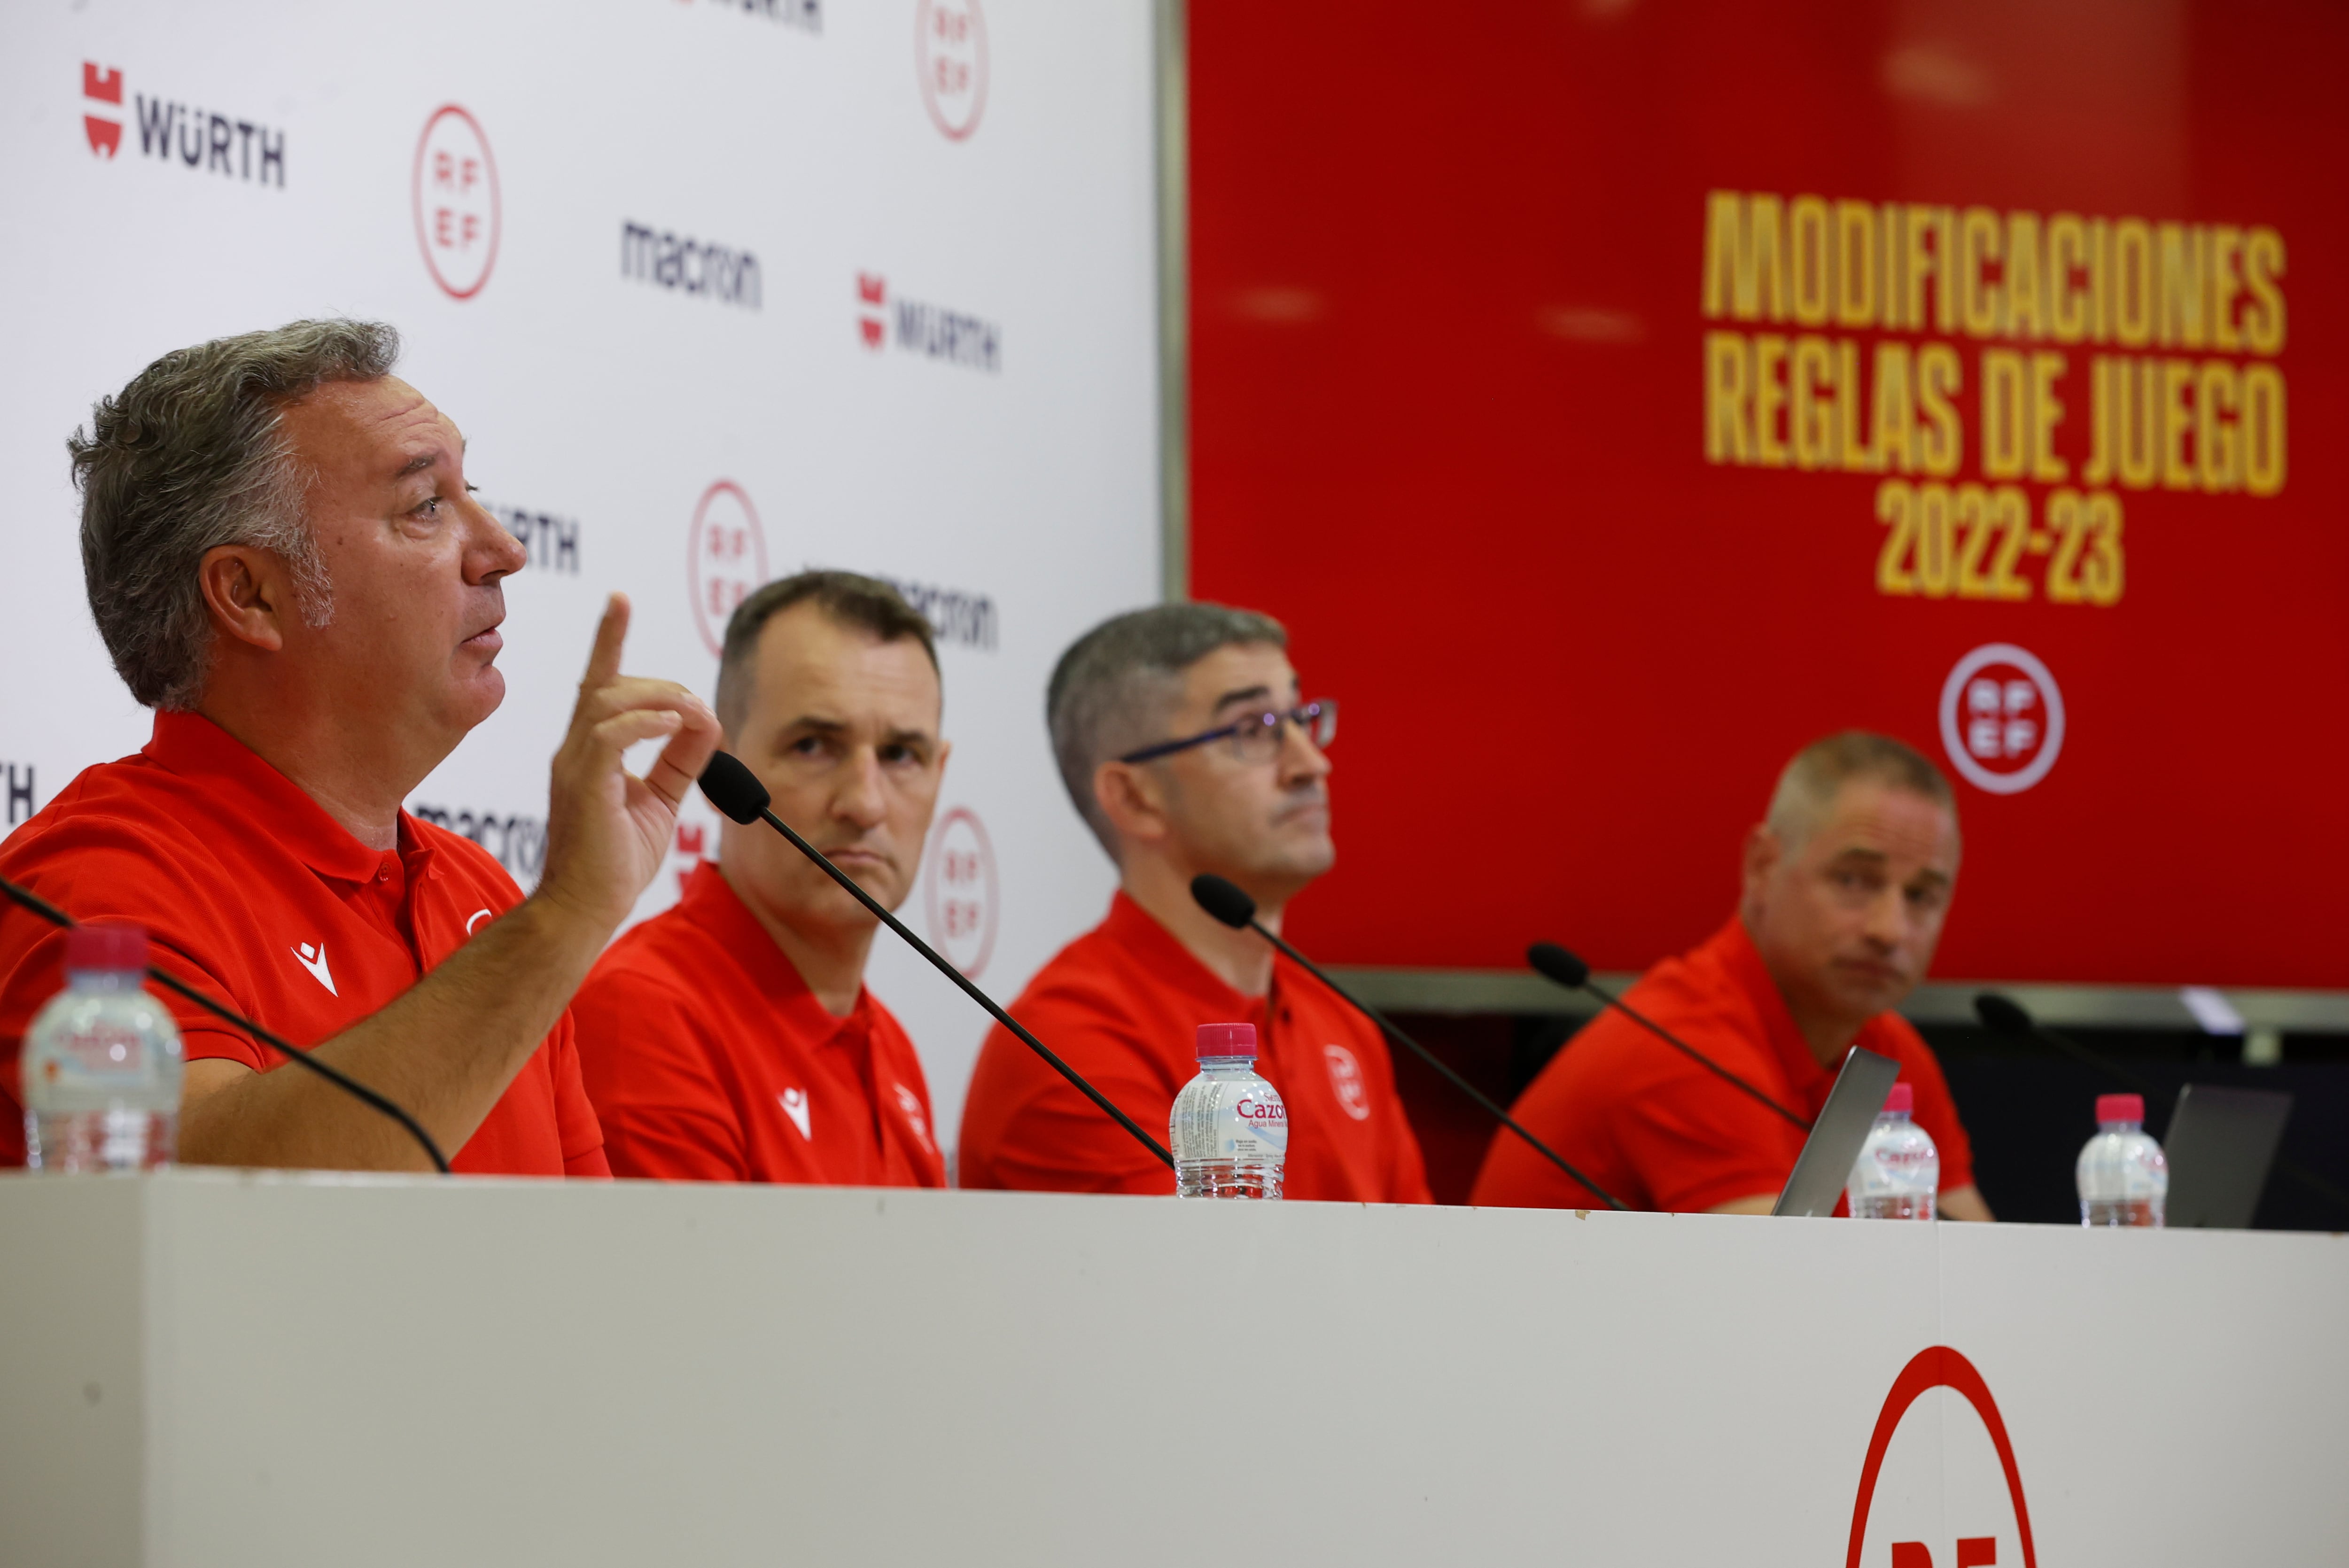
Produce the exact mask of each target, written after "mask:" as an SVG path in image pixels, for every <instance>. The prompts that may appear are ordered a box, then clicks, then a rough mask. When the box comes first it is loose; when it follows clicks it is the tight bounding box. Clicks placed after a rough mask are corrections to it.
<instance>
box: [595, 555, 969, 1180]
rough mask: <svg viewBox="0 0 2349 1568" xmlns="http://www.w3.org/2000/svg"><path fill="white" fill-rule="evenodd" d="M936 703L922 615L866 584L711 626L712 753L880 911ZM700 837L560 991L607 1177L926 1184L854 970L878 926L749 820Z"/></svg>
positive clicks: (912, 1080) (893, 1027)
mask: <svg viewBox="0 0 2349 1568" xmlns="http://www.w3.org/2000/svg"><path fill="white" fill-rule="evenodd" d="M940 705H941V693H940V689H939V675H938V665H937V651H936V646H935V645H934V644H933V642H932V640H931V632H930V625H929V623H928V622H927V621H926V620H924V619H923V618H922V616H921V614H919V613H918V612H917V611H916V610H915V609H914V608H913V607H912V606H911V605H909V604H907V603H905V600H904V599H903V598H901V597H900V596H899V595H898V593H897V591H896V590H895V589H894V588H892V587H890V586H889V585H888V584H887V583H883V582H880V581H879V580H877V579H874V578H871V577H861V576H858V575H857V574H855V573H849V572H803V573H800V574H799V575H797V576H794V577H786V578H783V579H781V580H780V581H778V582H774V583H768V584H767V585H766V586H764V587H762V588H761V589H759V590H758V591H756V592H755V593H751V594H750V596H749V597H747V598H745V599H744V600H743V601H742V603H740V604H739V605H737V606H736V607H735V610H734V614H733V617H732V618H731V619H730V621H729V622H728V623H727V628H726V643H725V650H724V654H723V656H722V658H721V660H720V663H719V674H718V714H719V720H720V721H721V722H722V723H723V724H724V726H725V727H726V735H727V738H728V742H729V745H730V748H731V749H732V750H733V751H734V752H735V754H736V755H737V756H739V757H740V758H741V759H742V760H743V762H744V763H745V764H746V765H747V766H748V767H749V768H750V770H751V771H752V772H754V773H756V774H757V775H758V776H759V778H760V780H761V782H762V783H764V784H765V785H766V787H767V790H768V793H769V794H770V795H771V796H772V797H773V801H774V810H775V814H776V815H777V816H779V817H781V819H782V820H784V821H786V822H789V823H790V824H791V825H792V828H793V829H794V830H797V831H799V832H800V833H801V834H802V835H803V836H804V837H806V838H807V839H808V841H810V842H812V843H813V844H814V845H815V847H816V848H817V849H819V850H822V851H823V852H824V853H825V854H826V855H828V856H829V857H831V859H832V861H833V863H834V864H836V865H838V866H839V867H840V868H841V869H842V870H843V871H844V872H848V873H849V875H851V876H853V877H854V878H855V879H856V881H857V883H858V885H860V886H862V887H863V888H864V891H865V892H869V893H871V894H872V895H873V896H874V898H876V899H878V900H879V901H880V902H881V903H883V905H885V907H887V908H890V909H895V908H896V907H897V906H898V905H899V904H901V903H904V902H905V895H906V894H907V893H908V892H911V891H912V890H913V885H914V876H915V873H916V871H918V870H919V869H920V866H921V861H922V841H923V840H924V838H925V837H926V835H927V834H928V832H929V827H930V817H931V814H932V812H933V811H935V810H936V807H937V799H938V787H939V784H940V782H941V781H942V779H943V778H944V776H945V771H946V765H947V752H948V750H949V749H950V748H949V746H948V744H947V742H946V741H945V740H944V739H942V738H940V737H939V733H938V727H939V719H940ZM718 845H719V849H718V861H717V863H716V864H714V865H703V866H700V867H698V868H697V869H696V870H695V871H694V872H693V873H692V875H691V876H690V877H689V878H688V881H687V882H686V887H685V895H684V897H683V898H681V899H680V900H679V901H678V903H677V906H676V907H675V908H673V909H670V910H668V911H667V912H666V913H662V914H659V915H657V916H656V917H654V918H653V919H651V920H648V921H647V922H645V923H643V924H642V925H639V926H637V927H636V929H635V930H633V931H631V932H629V933H628V934H626V935H625V936H623V937H622V938H620V940H619V941H618V942H617V943H616V944H613V947H612V950H611V951H610V952H609V953H607V954H605V955H604V957H603V959H602V960H601V961H600V962H599V963H598V964H597V965H595V973H594V974H593V975H590V976H589V977H588V980H587V984H586V985H585V986H583V987H581V989H580V992H579V999H578V1001H577V1003H576V1004H575V1005H574V1007H573V1012H574V1014H575V1016H577V1018H578V1021H579V1045H580V1052H581V1055H582V1057H583V1058H584V1061H585V1070H586V1078H587V1092H588V1094H589V1096H590V1097H591V1098H592V1099H594V1101H595V1109H596V1111H597V1113H598V1115H599V1116H600V1118H601V1119H602V1122H603V1126H604V1139H605V1148H606V1150H607V1151H608V1152H609V1154H610V1157H611V1161H612V1170H613V1172H614V1173H615V1174H616V1175H620V1176H641V1177H651V1178H657V1179H661V1180H667V1181H794V1182H822V1183H831V1184H838V1185H849V1186H859V1187H939V1186H944V1185H945V1184H946V1161H945V1159H944V1157H943V1156H942V1154H941V1153H940V1151H939V1149H938V1145H937V1140H936V1133H935V1132H934V1131H933V1130H932V1126H931V1119H930V1090H929V1085H928V1083H927V1082H926V1080H925V1078H923V1076H922V1063H921V1058H920V1057H918V1056H916V1054H915V1050H914V1043H913V1041H912V1040H911V1039H909V1038H907V1037H906V1035H905V1030H904V1029H903V1028H902V1027H900V1026H898V1023H897V1020H896V1018H895V1017H894V1016H892V1015H891V1014H890V1012H889V1009H888V1008H886V1007H885V1006H882V1005H881V1003H880V1002H879V1001H878V1000H877V999H876V998H875V997H874V995H873V994H872V993H871V992H870V991H867V990H866V989H865V988H864V965H865V960H866V959H867V958H868V957H869V956H870V955H871V954H872V951H873V938H874V933H875V932H877V931H878V930H879V929H880V922H878V921H877V920H875V919H874V917H873V915H872V914H871V913H869V912H868V911H867V910H866V909H865V908H864V905H863V904H861V903H857V902H856V901H855V900H854V899H853V898H851V897H850V896H849V895H848V894H847V892H844V891H843V889H842V888H841V887H840V885H839V884H838V883H836V882H833V880H832V879H831V878H829V877H827V876H825V875H824V874H823V872H822V871H820V870H818V869H817V868H816V866H815V865H814V864H813V863H812V861H809V860H808V859H807V857H805V856H804V855H802V854H801V853H800V852H799V851H797V850H796V849H794V848H792V845H791V844H790V843H789V842H788V841H785V840H784V838H783V837H782V835H781V834H780V833H777V832H775V831H773V830H771V829H770V828H769V827H768V826H767V825H766V824H765V823H763V822H755V823H751V824H750V825H748V826H745V825H743V824H741V823H739V822H731V821H730V822H727V823H725V824H723V825H722V826H721V827H720V828H719V837H718Z"/></svg>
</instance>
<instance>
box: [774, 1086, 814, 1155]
mask: <svg viewBox="0 0 2349 1568" xmlns="http://www.w3.org/2000/svg"><path fill="white" fill-rule="evenodd" d="M775 1098H776V1099H780V1100H781V1101H782V1102H783V1114H784V1115H785V1116H788V1117H790V1118H791V1119H792V1126H793V1127H796V1128H798V1129H799V1130H800V1136H801V1137H802V1138H804V1139H806V1140H808V1141H809V1142H811V1143H812V1142H814V1141H815V1134H814V1133H812V1132H810V1131H809V1130H808V1093H807V1090H805V1089H803V1088H787V1089H785V1090H783V1092H782V1093H781V1094H779V1095H777V1096H776V1097H775Z"/></svg>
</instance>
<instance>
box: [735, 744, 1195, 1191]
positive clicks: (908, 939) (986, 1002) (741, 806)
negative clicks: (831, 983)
mask: <svg viewBox="0 0 2349 1568" xmlns="http://www.w3.org/2000/svg"><path fill="white" fill-rule="evenodd" d="M701 792H702V794H704V795H705V796H707V797H709V803H710V804H711V805H713V806H715V807H717V808H718V810H719V811H721V812H723V813H724V814H725V815H726V816H727V817H728V818H729V819H730V820H733V821H737V822H740V823H741V824H742V825H743V826H745V827H748V826H749V825H750V824H751V823H752V822H756V821H760V820H764V821H765V822H766V824H767V826H769V827H771V828H772V829H774V830H775V831H777V832H779V833H781V835H782V836H783V837H785V838H786V839H789V840H790V841H792V848H793V849H795V850H797V851H799V852H800V853H802V854H803V855H805V856H806V857H807V858H808V859H809V860H811V861H814V862H815V864H816V866H817V868H818V869H819V870H821V871H822V872H823V874H824V875H826V876H828V877H830V878H831V879H832V880H833V881H834V882H838V883H839V884H840V885H841V886H842V887H843V888H845V889H847V890H848V893H849V896H850V897H852V898H854V899H855V900H856V902H857V903H861V904H863V905H864V907H865V908H867V909H869V910H871V911H872V912H873V913H874V914H875V915H877V916H878V917H879V918H880V921H881V923H882V924H884V925H885V926H887V927H888V928H889V929H890V930H892V931H894V932H895V933H896V934H898V936H899V937H900V938H902V939H903V940H904V942H905V945H907V946H908V947H911V948H912V949H913V950H914V951H915V952H916V953H918V954H921V955H922V956H923V957H925V958H926V959H928V960H929V961H930V964H931V965H932V966H933V967H934V968H936V970H937V972H938V973H939V974H941V975H945V976H946V977H947V979H949V980H951V981H953V982H954V983H955V984H956V985H959V986H961V987H962V991H963V995H966V996H968V997H969V998H970V999H971V1000H972V1001H974V1002H976V1003H978V1005H979V1006H982V1007H984V1008H986V1009H987V1012H988V1016H989V1017H992V1018H993V1019H994V1020H995V1021H996V1022H997V1023H999V1024H1000V1025H1002V1026H1004V1027H1005V1028H1007V1029H1009V1030H1010V1031H1011V1032H1012V1034H1014V1035H1015V1036H1017V1037H1019V1043H1020V1044H1021V1045H1023V1046H1026V1047H1028V1048H1029V1049H1030V1050H1031V1051H1033V1052H1035V1053H1036V1054H1037V1055H1038V1056H1040V1057H1043V1058H1044V1061H1045V1063H1046V1064H1047V1065H1048V1066H1050V1068H1051V1069H1052V1070H1053V1071H1054V1072H1056V1073H1059V1074H1060V1075H1061V1077H1062V1078H1066V1079H1068V1080H1069V1081H1070V1082H1071V1083H1072V1084H1074V1085H1075V1086H1076V1087H1077V1090H1078V1092H1079V1093H1081V1094H1082V1095H1083V1096H1084V1097H1085V1098H1086V1099H1089V1100H1092V1102H1093V1103H1094V1104H1095V1105H1097V1106H1099V1107H1101V1109H1102V1110H1103V1111H1104V1112H1106V1113H1107V1114H1108V1116H1109V1117H1110V1119H1112V1120H1113V1121H1115V1122H1116V1123H1117V1124H1118V1125H1119V1126H1120V1127H1123V1128H1124V1129H1125V1130H1127V1131H1128V1132H1130V1133H1132V1134H1133V1137H1134V1140H1135V1141H1136V1142H1138V1143H1140V1144H1141V1145H1142V1146H1143V1148H1144V1149H1147V1150H1150V1152H1151V1153H1152V1154H1153V1155H1154V1156H1155V1157H1156V1158H1157V1159H1158V1160H1159V1161H1161V1162H1162V1163H1164V1165H1165V1166H1166V1167H1167V1169H1169V1170H1172V1169H1174V1156H1173V1155H1172V1154H1169V1153H1168V1152H1167V1151H1166V1146H1165V1145H1164V1144H1163V1143H1161V1142H1159V1141H1158V1140H1156V1139H1154V1138H1153V1137H1151V1136H1150V1134H1148V1133H1146V1132H1144V1131H1143V1130H1142V1129H1141V1128H1140V1127H1139V1126H1137V1125H1135V1123H1134V1120H1133V1118H1132V1117H1130V1116H1128V1115H1126V1114H1125V1112H1123V1111H1122V1110H1120V1109H1118V1108H1117V1107H1116V1106H1114V1105H1112V1104H1111V1103H1110V1099H1109V1097H1108V1096H1107V1095H1105V1094H1103V1093H1102V1091H1101V1090H1099V1089H1097V1088H1094V1087H1093V1086H1092V1085H1091V1084H1089V1083H1087V1082H1086V1081H1085V1080H1084V1078H1083V1077H1082V1075H1081V1074H1080V1073H1079V1072H1078V1071H1077V1069H1076V1068H1072V1067H1071V1066H1070V1065H1069V1064H1068V1063H1066V1062H1064V1061H1062V1060H1061V1058H1060V1057H1056V1056H1054V1055H1053V1054H1052V1052H1051V1050H1050V1048H1049V1047H1046V1045H1045V1044H1044V1042H1043V1041H1041V1040H1040V1039H1038V1038H1037V1037H1035V1036H1033V1035H1031V1034H1030V1033H1029V1032H1028V1031H1027V1030H1026V1029H1023V1028H1021V1027H1020V1026H1019V1019H1017V1018H1015V1017H1013V1016H1011V1015H1010V1014H1009V1013H1007V1012H1005V1011H1004V1010H1003V1009H1002V1008H1000V1007H999V1006H996V1005H995V1001H994V998H992V997H990V996H989V995H988V994H987V993H986V992H984V991H982V990H980V989H979V988H978V986H976V985H972V984H971V983H970V981H969V979H968V978H967V977H966V976H965V975H964V974H963V972H962V971H961V970H959V969H957V968H956V967H955V966H954V965H951V964H949V963H947V961H946V960H945V959H944V958H941V957H940V956H938V954H937V953H936V950H934V949H933V948H932V947H931V946H930V944H928V943H926V942H924V941H923V940H922V939H921V938H920V937H918V936H916V935H915V934H913V933H912V932H911V931H908V930H907V929H905V922H903V921H901V920H899V919H898V918H897V917H896V916H895V915H894V914H892V913H889V912H888V911H887V910H885V909H883V908H882V907H881V905H880V903H878V902H877V901H876V900H875V899H874V897H873V895H872V894H871V893H868V892H865V891H864V889H863V888H861V887H858V886H857V885H856V882H855V880H854V878H852V877H851V876H850V875H849V874H848V873H847V872H844V871H842V870H841V869H840V868H839V867H838V866H836V865H833V863H832V861H831V860H830V859H828V858H827V857H826V856H825V854H824V852H823V851H822V850H819V849H817V848H816V847H815V846H814V845H813V844H811V843H809V842H808V841H806V840H805V839H802V838H801V837H800V836H799V834H797V833H795V832H793V831H792V826H791V824H790V823H788V822H786V821H784V820H782V819H781V817H778V816H776V815H775V814H774V812H772V811H771V810H768V807H769V806H770V805H771V803H772V802H773V799H774V797H773V796H771V795H770V794H768V793H767V787H766V786H765V785H764V784H761V783H760V782H759V776H758V775H757V774H755V773H753V772H751V771H750V768H749V766H748V765H747V764H745V763H744V762H743V761H742V759H741V758H739V757H737V756H735V755H734V754H733V753H732V752H730V751H717V752H712V753H711V754H710V757H709V766H708V767H706V768H704V769H702V770H701Z"/></svg>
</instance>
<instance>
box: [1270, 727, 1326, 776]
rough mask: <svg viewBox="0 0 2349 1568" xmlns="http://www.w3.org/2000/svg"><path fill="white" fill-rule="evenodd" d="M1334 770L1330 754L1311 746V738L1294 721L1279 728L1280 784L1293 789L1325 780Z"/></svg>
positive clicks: (1303, 728) (1304, 729)
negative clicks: (1300, 785)
mask: <svg viewBox="0 0 2349 1568" xmlns="http://www.w3.org/2000/svg"><path fill="white" fill-rule="evenodd" d="M1334 770H1335V765H1334V764H1333V763H1331V762H1330V754H1329V753H1328V752H1326V751H1324V750H1322V749H1321V748H1319V747H1318V746H1316V745H1314V744H1313V737H1312V736H1311V735H1309V734H1308V733H1307V732H1306V728H1305V727H1304V726H1303V725H1301V724H1298V723H1296V722H1294V721H1291V722H1289V723H1286V724H1283V725H1282V726H1281V727H1280V782H1281V783H1282V785H1283V786H1285V787H1289V788H1294V787H1295V786H1297V785H1299V784H1306V783H1310V782H1312V781H1314V780H1316V779H1327V778H1328V777H1330V773H1331V772H1333V771H1334Z"/></svg>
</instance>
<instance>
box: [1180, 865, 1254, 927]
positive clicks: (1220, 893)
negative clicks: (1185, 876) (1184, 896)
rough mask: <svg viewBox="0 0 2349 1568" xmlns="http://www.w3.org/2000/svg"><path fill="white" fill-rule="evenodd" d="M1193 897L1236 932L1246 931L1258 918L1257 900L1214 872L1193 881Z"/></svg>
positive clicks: (1201, 875) (1199, 876)
mask: <svg viewBox="0 0 2349 1568" xmlns="http://www.w3.org/2000/svg"><path fill="white" fill-rule="evenodd" d="M1191 896H1192V897H1193V898H1195V899H1197V900H1198V901H1199V907H1200V908H1201V909H1204V910H1206V912H1207V913H1209V914H1212V915H1214V916H1215V917H1216V919H1217V920H1220V921H1222V922H1223V923H1225V924H1226V925H1228V926H1230V927H1231V928H1232V929H1233V930H1234V931H1246V930H1247V924H1248V922H1249V921H1251V920H1254V919H1255V918H1256V900H1254V899H1252V898H1250V897H1248V895H1247V893H1245V892H1241V891H1240V890H1239V889H1238V888H1237V887H1236V886H1235V885H1233V884H1232V883H1230V882H1226V881H1225V880H1224V879H1223V878H1221V877H1219V876H1216V875H1215V874H1214V873H1213V872H1203V873H1201V874H1200V875H1198V876H1195V877H1193V878H1192V879H1191Z"/></svg>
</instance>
